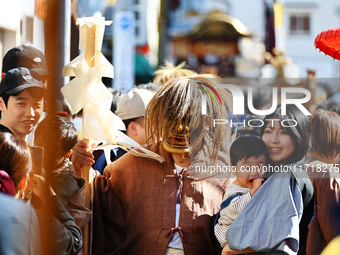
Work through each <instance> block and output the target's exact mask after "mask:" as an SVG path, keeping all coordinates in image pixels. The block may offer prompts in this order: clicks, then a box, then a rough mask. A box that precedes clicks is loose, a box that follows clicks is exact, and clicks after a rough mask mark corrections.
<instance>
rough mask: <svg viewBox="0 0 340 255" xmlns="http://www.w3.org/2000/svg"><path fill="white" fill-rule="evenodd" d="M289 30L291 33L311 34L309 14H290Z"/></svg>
mask: <svg viewBox="0 0 340 255" xmlns="http://www.w3.org/2000/svg"><path fill="white" fill-rule="evenodd" d="M289 32H290V34H291V35H309V34H310V16H309V14H292V15H290V18H289Z"/></svg>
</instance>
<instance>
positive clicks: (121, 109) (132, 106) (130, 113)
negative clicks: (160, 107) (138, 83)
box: [115, 88, 154, 120]
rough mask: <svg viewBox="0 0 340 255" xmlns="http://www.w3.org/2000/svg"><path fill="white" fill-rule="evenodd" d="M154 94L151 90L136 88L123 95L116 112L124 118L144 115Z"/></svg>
mask: <svg viewBox="0 0 340 255" xmlns="http://www.w3.org/2000/svg"><path fill="white" fill-rule="evenodd" d="M153 96H154V93H152V92H151V91H149V90H146V89H137V88H134V89H132V90H130V91H129V92H128V93H126V94H124V95H123V96H122V97H121V99H120V100H119V102H118V104H117V110H116V112H115V114H116V115H118V117H119V118H121V119H122V120H128V119H134V118H138V117H142V116H144V115H145V110H146V107H147V106H148V103H149V102H150V100H151V98H152V97H153Z"/></svg>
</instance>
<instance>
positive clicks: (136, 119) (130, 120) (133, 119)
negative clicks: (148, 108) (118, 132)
mask: <svg viewBox="0 0 340 255" xmlns="http://www.w3.org/2000/svg"><path fill="white" fill-rule="evenodd" d="M131 122H137V123H138V124H140V125H141V126H143V125H144V116H140V117H137V118H132V119H127V120H123V123H124V125H125V128H126V130H127V129H128V126H129V124H130V123H131ZM123 133H126V131H123Z"/></svg>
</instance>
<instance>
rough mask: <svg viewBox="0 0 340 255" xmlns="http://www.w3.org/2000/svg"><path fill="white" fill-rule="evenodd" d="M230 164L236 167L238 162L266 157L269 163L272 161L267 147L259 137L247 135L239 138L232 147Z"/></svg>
mask: <svg viewBox="0 0 340 255" xmlns="http://www.w3.org/2000/svg"><path fill="white" fill-rule="evenodd" d="M229 154H230V162H231V164H232V165H233V166H236V164H237V162H238V161H240V160H242V159H248V158H251V157H253V156H254V157H256V158H257V157H259V156H261V155H264V156H265V157H266V160H267V163H269V161H270V157H269V154H268V150H267V146H266V145H265V143H264V142H263V141H262V140H261V139H260V138H259V137H257V136H253V135H245V136H240V137H239V138H237V139H236V140H235V141H234V142H233V143H232V145H231V147H230V151H229Z"/></svg>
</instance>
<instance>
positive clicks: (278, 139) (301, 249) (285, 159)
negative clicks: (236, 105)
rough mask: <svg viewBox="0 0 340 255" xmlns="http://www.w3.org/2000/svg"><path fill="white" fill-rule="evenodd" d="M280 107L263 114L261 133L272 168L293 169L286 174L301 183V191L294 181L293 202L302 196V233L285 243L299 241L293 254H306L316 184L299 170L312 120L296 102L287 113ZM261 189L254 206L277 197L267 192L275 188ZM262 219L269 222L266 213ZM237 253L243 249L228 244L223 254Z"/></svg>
mask: <svg viewBox="0 0 340 255" xmlns="http://www.w3.org/2000/svg"><path fill="white" fill-rule="evenodd" d="M281 110H282V108H281V106H278V107H277V109H276V110H275V111H274V112H273V113H272V114H269V115H267V116H266V117H265V118H264V125H263V126H262V128H261V133H260V136H261V138H262V140H263V141H264V143H265V144H266V146H267V149H268V152H269V156H270V159H271V161H272V166H271V167H272V168H273V169H284V168H286V169H289V172H290V173H288V175H287V174H286V176H288V177H290V178H291V179H292V180H294V182H291V183H295V186H298V187H299V190H300V191H301V192H299V193H293V191H294V190H296V189H294V185H293V186H292V187H291V192H292V194H295V196H298V197H294V202H295V203H296V201H299V200H301V205H302V204H303V207H302V208H303V213H302V217H301V215H300V213H299V212H298V211H297V212H296V214H297V215H300V216H299V218H301V220H300V224H299V231H295V234H296V232H299V235H298V236H297V238H296V236H295V240H294V238H291V239H290V240H288V239H287V240H286V241H284V242H285V243H286V244H287V243H288V242H290V243H288V247H289V248H291V247H292V244H294V243H296V241H298V247H297V246H296V247H294V248H293V249H291V251H290V254H296V253H297V254H306V239H307V233H308V229H307V227H308V224H309V222H310V220H311V217H312V213H313V200H312V197H313V187H312V184H311V182H310V180H309V178H308V176H307V175H305V174H304V173H303V171H299V170H300V166H303V163H304V160H305V159H306V156H307V153H308V151H309V148H310V121H309V118H308V116H306V115H304V114H303V113H302V112H301V111H300V110H299V109H298V108H297V107H296V106H295V105H287V113H286V115H283V114H281ZM269 167H270V166H268V169H270V168H269ZM275 167H276V168H275ZM296 170H297V171H296ZM280 174H282V173H276V171H274V173H272V175H276V176H278V175H280ZM273 177H274V176H273ZM270 179H272V180H273V178H270ZM276 179H277V178H276ZM286 179H287V178H286ZM268 180H269V179H268ZM284 181H285V179H281V180H279V182H284ZM267 182H268V181H267ZM269 184H270V182H268V183H266V182H265V183H264V184H263V186H264V185H266V188H267V187H268V186H270V185H269ZM274 188H275V187H271V188H268V190H271V189H274ZM261 192H264V191H263V189H262V190H261V189H259V191H258V192H257V193H256V195H257V197H256V199H255V201H252V200H253V199H252V200H250V201H251V202H250V203H254V204H255V206H256V203H257V204H261V203H262V204H263V203H267V205H268V204H270V203H268V201H269V200H271V199H274V200H275V199H276V196H277V194H275V198H273V197H274V196H270V197H268V194H274V192H272V193H261ZM278 192H281V191H278ZM258 193H259V194H258ZM261 194H262V196H261ZM296 194H298V195H296ZM288 197H289V196H288ZM281 202H282V206H284V207H286V205H285V204H287V206H288V205H289V203H288V201H287V203H286V202H285V201H284V200H283V201H281ZM275 203H276V205H277V204H279V202H275V201H274V203H272V204H271V205H273V206H275ZM295 206H296V205H295ZM293 207H294V206H293ZM247 208H249V207H247ZM247 208H245V210H247ZM265 209H268V210H265ZM259 210H261V211H262V212H263V211H265V212H263V213H264V215H267V214H266V213H267V212H266V211H270V210H274V208H272V207H271V208H259ZM301 210H302V209H301ZM245 213H246V212H245ZM277 213H280V212H279V211H277ZM286 216H287V217H288V215H282V217H281V218H282V220H286V218H287V217H286ZM257 220H260V219H257ZM260 221H261V220H260ZM263 222H267V221H266V219H265V217H263ZM276 224H277V223H276V222H274V223H273V226H274V227H278V225H276ZM295 224H296V223H295ZM287 225H288V224H286V226H287ZM292 226H293V225H292ZM263 228H264V230H262V232H263V231H266V225H264V227H263ZM269 228H270V227H269ZM279 228H280V227H279ZM288 230H289V229H288ZM256 231H257V232H259V231H260V230H259V229H257V230H256ZM274 232H275V231H274ZM292 232H294V231H293V227H292ZM293 234H294V233H293ZM296 239H297V240H296ZM248 247H249V246H246V247H244V248H248ZM276 248H277V247H266V250H265V251H266V252H268V251H275V250H276ZM285 249H286V248H285ZM253 250H256V249H253ZM297 250H298V251H297ZM261 251H264V250H261ZM249 252H251V251H248V253H249ZM237 253H238V254H239V253H240V251H236V250H231V249H230V248H229V246H228V245H227V246H225V248H224V249H223V253H222V254H237ZM241 253H242V252H241ZM243 253H246V252H243Z"/></svg>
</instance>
